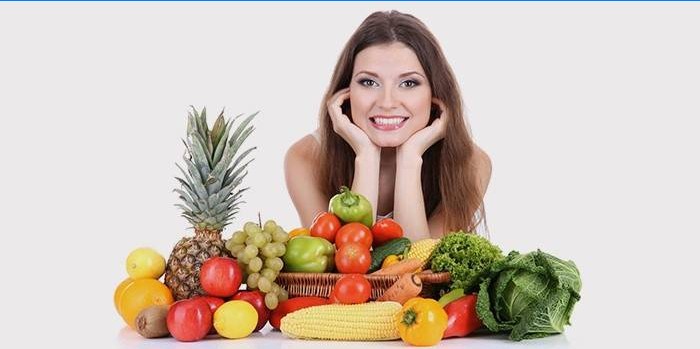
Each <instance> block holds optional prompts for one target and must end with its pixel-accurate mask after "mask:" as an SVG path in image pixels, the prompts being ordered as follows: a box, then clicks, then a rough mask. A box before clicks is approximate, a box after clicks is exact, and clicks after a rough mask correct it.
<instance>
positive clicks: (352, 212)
mask: <svg viewBox="0 0 700 349" xmlns="http://www.w3.org/2000/svg"><path fill="white" fill-rule="evenodd" d="M328 211H329V212H331V213H333V214H334V215H336V216H338V218H340V220H341V221H343V222H344V223H351V222H360V223H362V224H364V225H365V226H367V228H370V229H371V228H372V225H373V224H374V217H373V216H372V204H370V202H369V200H367V198H366V197H364V196H363V195H362V194H359V193H355V192H352V191H351V190H350V189H348V187H346V186H342V187H340V193H339V194H336V195H334V196H333V197H332V198H331V201H330V202H329V203H328Z"/></svg>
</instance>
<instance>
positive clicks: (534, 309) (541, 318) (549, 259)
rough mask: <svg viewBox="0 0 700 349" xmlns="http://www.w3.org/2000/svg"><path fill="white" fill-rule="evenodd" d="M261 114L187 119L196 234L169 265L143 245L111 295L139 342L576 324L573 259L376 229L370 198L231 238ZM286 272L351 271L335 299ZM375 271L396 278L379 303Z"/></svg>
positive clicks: (186, 213) (519, 331)
mask: <svg viewBox="0 0 700 349" xmlns="http://www.w3.org/2000/svg"><path fill="white" fill-rule="evenodd" d="M254 116H255V114H253V115H251V116H249V117H247V118H246V119H244V120H243V121H242V122H241V123H240V124H239V125H238V126H237V127H236V128H235V129H234V128H233V125H234V124H235V122H236V120H237V119H238V117H236V118H234V119H233V120H228V121H227V120H224V118H223V112H222V113H221V114H220V115H219V117H218V118H217V120H216V122H215V123H214V126H213V127H212V128H211V129H210V128H209V127H208V124H207V120H206V109H204V110H202V111H201V113H200V112H197V110H195V109H194V108H193V112H192V113H190V114H189V116H188V122H187V137H186V139H185V147H186V153H185V156H184V166H182V167H181V166H179V165H178V168H180V170H181V172H182V176H181V177H177V178H176V179H177V180H178V182H179V184H180V186H179V188H177V189H175V192H177V193H178V194H179V198H180V199H181V200H182V204H178V205H177V206H178V207H180V209H181V210H182V216H183V217H185V218H186V219H187V220H188V221H189V222H190V224H191V225H192V227H193V229H194V236H188V237H184V238H182V239H181V240H180V241H178V242H177V244H175V247H174V248H173V250H172V252H171V253H170V255H169V256H168V259H167V262H166V259H165V258H164V257H163V256H161V255H160V254H159V253H158V252H156V251H155V250H153V249H150V248H138V249H135V250H134V251H132V252H131V253H130V254H129V255H128V256H127V258H126V269H127V273H128V275H129V277H128V278H126V279H125V280H123V281H122V282H121V283H120V284H119V285H118V286H117V288H116V290H115V292H114V305H115V307H116V309H117V312H118V313H119V315H120V316H121V317H122V318H123V319H124V321H125V322H126V324H127V325H129V326H130V327H131V328H133V329H134V330H136V331H137V332H138V333H139V334H141V335H142V336H144V337H146V338H156V337H164V336H169V335H170V336H173V337H174V338H175V339H177V340H179V341H197V340H200V339H202V338H204V337H206V336H208V335H210V334H211V335H213V334H218V335H219V336H221V337H224V338H243V337H246V336H248V335H250V334H251V333H252V332H254V331H259V330H260V329H261V328H263V327H264V326H265V325H266V324H267V323H268V321H269V323H270V324H271V326H272V327H273V328H274V329H275V330H280V331H281V332H282V333H283V334H285V335H286V336H288V337H290V338H302V339H326V340H368V341H369V340H396V339H399V338H401V339H402V340H403V341H404V342H406V343H408V344H411V345H421V346H422V345H435V344H437V343H438V342H439V341H440V340H442V339H443V338H449V337H464V336H467V335H469V334H470V333H472V332H473V331H476V330H478V329H479V328H484V327H485V328H487V329H488V330H491V331H494V332H510V338H511V339H514V340H520V339H524V338H536V337H540V336H544V335H549V334H552V333H561V332H562V331H563V326H564V325H565V324H568V321H569V317H570V315H571V312H572V310H573V305H574V304H575V303H576V301H577V300H578V299H579V295H578V292H579V291H580V287H581V284H580V278H579V274H578V270H577V269H576V267H575V265H574V264H573V262H567V261H562V260H559V259H557V258H556V257H554V256H551V255H548V254H546V253H544V252H541V251H537V252H532V253H528V254H524V255H520V254H518V253H517V252H511V253H510V254H509V255H508V256H503V255H502V253H501V250H500V249H499V248H498V247H496V246H494V245H492V244H491V243H490V242H488V241H487V240H486V239H483V238H481V237H478V236H476V235H475V234H467V233H464V232H461V231H460V232H453V233H450V234H448V235H446V236H445V237H443V238H442V239H423V240H419V241H415V242H411V241H410V240H409V239H407V238H405V237H404V236H403V229H402V228H401V226H400V225H399V224H398V223H397V222H395V221H393V220H392V219H383V220H379V221H378V222H376V223H375V222H374V217H373V215H372V207H371V205H370V203H369V201H367V199H366V198H364V197H363V196H362V195H360V194H359V193H354V192H352V191H351V190H350V189H348V188H346V187H343V188H341V190H340V193H339V194H337V195H335V196H334V197H333V198H331V201H330V203H329V209H328V212H321V213H319V214H318V215H317V216H316V217H315V219H314V220H313V223H312V224H311V226H310V227H308V228H306V227H302V228H298V229H294V230H292V231H290V232H289V234H288V233H287V232H286V231H285V230H284V229H283V228H282V227H280V226H279V225H277V223H276V222H275V221H273V220H268V221H266V222H265V223H264V224H263V223H262V222H261V220H260V218H259V217H258V222H257V223H255V222H246V223H245V224H243V226H242V227H241V228H240V230H237V231H235V232H233V234H232V235H231V237H230V238H229V239H226V240H224V239H222V231H223V229H224V227H226V226H227V225H228V224H229V223H230V221H231V219H233V218H234V217H235V215H236V213H237V212H238V211H239V205H240V204H241V202H242V201H241V197H242V193H243V192H244V191H245V190H247V189H248V188H240V185H241V183H242V180H243V178H244V177H245V176H246V174H247V172H246V171H245V169H246V167H247V166H248V164H250V162H251V161H252V160H246V158H247V156H248V155H249V154H250V153H251V152H252V150H253V149H254V148H249V149H247V150H245V151H242V152H240V153H239V148H240V146H241V145H242V144H243V142H244V141H245V139H246V138H247V137H248V136H249V135H250V134H251V132H252V131H253V127H252V126H250V122H251V120H252V118H253V117H254ZM426 269H427V270H426ZM431 271H432V272H449V273H450V275H451V281H450V284H449V285H445V286H446V287H447V288H448V289H447V290H445V291H448V292H447V293H445V292H442V293H441V294H442V296H441V297H439V300H437V299H431V298H423V297H421V295H422V290H423V287H424V285H423V284H422V281H421V273H426V272H428V273H429V272H431ZM281 272H295V273H332V272H336V273H338V274H340V275H342V276H340V277H339V278H338V280H337V281H336V282H335V284H334V285H333V288H332V291H331V292H330V296H329V297H327V298H326V297H318V295H315V296H308V297H306V296H304V297H290V294H289V292H288V290H287V289H285V287H284V286H283V284H281V283H280V279H279V276H280V273H281ZM368 273H369V274H374V275H395V276H396V281H395V283H394V284H393V285H391V287H388V288H387V289H386V290H385V291H384V290H383V289H378V290H377V291H381V292H379V293H381V294H377V295H375V296H374V297H372V284H371V283H370V282H369V281H368V279H367V276H366V275H367V274H368ZM285 275H286V274H285ZM161 277H163V282H161V281H160V278H161ZM523 285H528V287H530V286H532V287H531V288H533V287H534V288H537V290H539V291H541V292H539V293H533V292H531V290H530V289H526V288H523ZM435 298H438V297H437V296H436V297H435ZM512 304H516V305H517V306H509V305H512ZM516 308H517V309H518V311H517V312H511V311H510V310H512V309H516ZM543 311H547V312H548V313H543Z"/></svg>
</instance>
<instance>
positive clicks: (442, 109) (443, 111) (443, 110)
mask: <svg viewBox="0 0 700 349" xmlns="http://www.w3.org/2000/svg"><path fill="white" fill-rule="evenodd" d="M432 101H433V103H435V104H437V105H438V107H439V108H440V116H439V117H438V118H440V117H442V116H444V115H446V112H447V106H446V105H445V103H443V102H442V101H441V100H439V99H438V98H437V97H433V98H432Z"/></svg>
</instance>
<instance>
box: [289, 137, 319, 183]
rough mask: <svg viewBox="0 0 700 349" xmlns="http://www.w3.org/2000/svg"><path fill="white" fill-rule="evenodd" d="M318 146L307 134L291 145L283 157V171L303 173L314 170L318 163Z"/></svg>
mask: <svg viewBox="0 0 700 349" xmlns="http://www.w3.org/2000/svg"><path fill="white" fill-rule="evenodd" d="M319 151H320V145H319V144H318V142H317V141H316V139H315V138H314V136H313V135H311V134H308V135H306V136H304V137H302V138H301V139H299V140H297V141H296V142H294V144H292V145H291V146H290V147H289V149H288V150H287V153H286V154H285V157H284V171H285V172H286V173H287V174H289V173H290V172H296V173H298V172H304V171H306V169H311V168H316V165H317V163H318V161H319V156H318V155H319Z"/></svg>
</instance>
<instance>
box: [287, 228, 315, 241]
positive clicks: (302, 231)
mask: <svg viewBox="0 0 700 349" xmlns="http://www.w3.org/2000/svg"><path fill="white" fill-rule="evenodd" d="M302 235H306V236H309V235H311V232H309V229H306V228H296V229H292V231H290V232H289V238H290V239H291V238H293V237H295V236H302Z"/></svg>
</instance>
